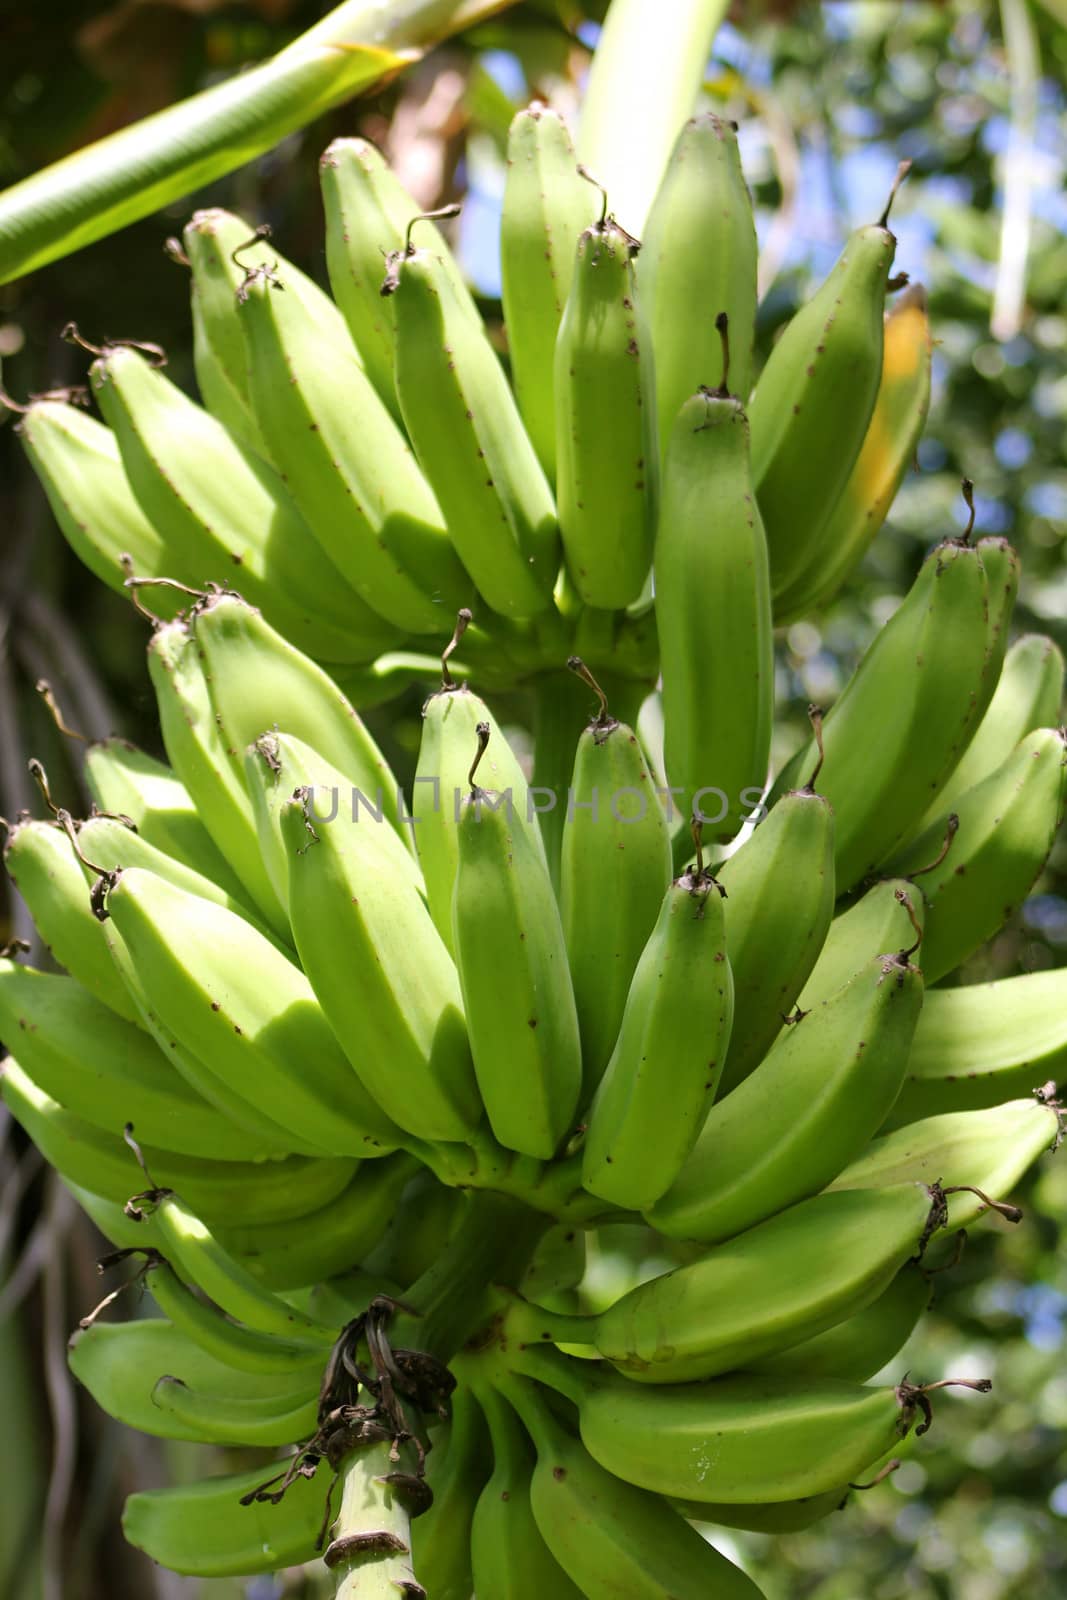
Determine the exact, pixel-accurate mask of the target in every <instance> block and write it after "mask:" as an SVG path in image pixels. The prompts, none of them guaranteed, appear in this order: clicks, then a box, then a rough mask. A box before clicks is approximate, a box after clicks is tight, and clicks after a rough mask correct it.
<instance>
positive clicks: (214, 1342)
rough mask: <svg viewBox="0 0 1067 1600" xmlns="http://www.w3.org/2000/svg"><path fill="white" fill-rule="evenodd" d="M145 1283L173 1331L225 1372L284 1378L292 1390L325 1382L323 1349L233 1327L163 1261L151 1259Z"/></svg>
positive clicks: (279, 1336)
mask: <svg viewBox="0 0 1067 1600" xmlns="http://www.w3.org/2000/svg"><path fill="white" fill-rule="evenodd" d="M145 1281H146V1283H147V1285H148V1287H149V1289H150V1290H151V1292H152V1298H153V1300H154V1301H155V1302H156V1304H157V1305H158V1307H159V1309H160V1310H161V1311H162V1313H163V1315H164V1316H165V1317H166V1318H167V1320H168V1321H169V1322H170V1324H171V1326H172V1327H174V1328H176V1329H177V1330H178V1331H179V1332H180V1333H184V1334H185V1335H186V1337H187V1338H189V1339H191V1340H192V1342H193V1344H195V1345H198V1346H199V1347H200V1349H201V1350H203V1351H205V1353H206V1354H207V1355H209V1356H213V1357H214V1358H215V1360H216V1361H221V1362H222V1364H223V1366H226V1367H233V1368H234V1370H235V1371H237V1372H268V1373H273V1374H277V1375H282V1374H284V1375H285V1376H286V1377H287V1378H289V1379H290V1380H291V1381H292V1382H293V1383H294V1384H296V1383H299V1382H302V1381H306V1383H307V1385H308V1387H310V1388H314V1387H316V1386H317V1385H318V1384H319V1383H320V1382H321V1380H322V1372H323V1367H324V1366H325V1364H326V1358H325V1355H324V1351H323V1347H322V1345H321V1344H312V1343H310V1342H304V1343H300V1342H297V1341H296V1340H294V1339H291V1338H285V1337H283V1336H281V1335H279V1334H278V1333H277V1332H271V1333H263V1332H259V1331H257V1330H255V1329H254V1328H251V1327H245V1326H242V1325H241V1324H240V1323H237V1322H233V1321H231V1319H230V1317H228V1316H223V1315H222V1314H221V1312H220V1311H218V1310H217V1309H216V1307H215V1306H212V1305H209V1304H208V1303H207V1302H206V1301H205V1300H202V1299H201V1298H200V1296H199V1295H198V1294H196V1293H195V1292H194V1290H193V1289H190V1288H189V1287H188V1286H187V1285H186V1283H184V1282H183V1281H182V1279H181V1278H180V1277H179V1276H178V1274H177V1272H175V1270H174V1268H173V1267H172V1266H171V1265H170V1263H169V1262H167V1261H165V1260H164V1259H163V1258H162V1257H158V1258H156V1257H152V1256H150V1257H149V1260H148V1270H147V1272H146V1274H145Z"/></svg>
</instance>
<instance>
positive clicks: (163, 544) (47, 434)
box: [16, 400, 202, 615]
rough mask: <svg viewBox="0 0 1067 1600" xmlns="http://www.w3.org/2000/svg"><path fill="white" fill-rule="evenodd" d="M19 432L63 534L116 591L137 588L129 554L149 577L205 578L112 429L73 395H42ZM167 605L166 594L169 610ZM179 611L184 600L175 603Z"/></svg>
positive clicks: (138, 569)
mask: <svg viewBox="0 0 1067 1600" xmlns="http://www.w3.org/2000/svg"><path fill="white" fill-rule="evenodd" d="M16 432H17V433H18V435H19V438H20V439H21V441H22V445H23V448H24V449H25V451H26V454H27V456H28V457H29V462H30V465H31V467H32V468H33V470H34V472H35V473H36V474H37V477H38V478H39V480H40V483H41V487H42V488H43V489H44V492H45V494H46V495H47V496H48V504H49V505H50V506H51V508H52V515H53V516H54V517H55V519H56V521H57V522H58V524H59V528H60V532H61V533H62V535H63V537H64V538H65V539H66V541H67V543H68V544H69V545H70V547H71V549H72V550H73V551H74V553H75V555H76V556H77V557H78V558H79V560H81V561H84V563H85V565H86V566H87V567H88V568H89V570H90V572H94V573H95V574H96V576H97V577H98V578H100V579H101V580H102V581H103V582H104V583H106V584H107V586H108V588H109V589H115V590H117V591H118V593H119V594H125V595H128V594H129V590H128V589H126V588H125V582H126V577H127V573H126V569H125V568H124V566H123V563H122V557H123V556H124V555H129V556H130V558H131V560H132V562H133V568H134V571H135V572H137V573H139V574H141V575H142V576H145V577H152V578H155V577H160V576H167V577H172V578H178V579H180V580H181V581H182V582H184V583H193V582H196V581H198V580H199V579H200V578H201V576H202V574H201V573H199V572H198V571H196V563H195V562H194V561H190V559H189V555H188V553H187V552H186V551H185V549H184V548H183V546H182V545H181V544H178V545H174V544H173V543H172V542H171V541H170V540H168V539H167V538H166V536H165V535H164V534H163V533H162V532H161V531H160V529H159V528H157V526H156V525H155V523H154V522H153V521H150V520H149V518H148V517H147V516H146V515H145V513H144V511H142V509H141V507H140V505H139V504H138V502H137V500H136V498H135V497H134V493H133V490H132V489H131V488H130V484H129V480H128V478H127V477H126V472H125V469H124V467H123V465H122V457H121V456H120V454H119V447H118V443H117V441H116V439H115V435H114V434H113V433H112V432H111V429H110V428H105V427H104V426H103V425H102V424H101V423H99V422H97V421H96V420H95V419H94V418H93V417H89V416H86V414H85V412H84V411H79V410H78V409H77V408H76V407H74V406H72V405H68V404H67V403H66V402H65V401H62V400H35V401H33V402H32V403H31V404H30V405H29V406H28V407H27V408H26V411H25V412H24V413H23V415H22V418H21V420H20V421H19V423H18V426H17V428H16ZM166 603H167V600H166V598H165V599H164V601H163V607H164V608H165V607H166ZM174 609H176V602H171V610H174ZM167 614H168V615H169V614H170V612H169V611H168V613H167Z"/></svg>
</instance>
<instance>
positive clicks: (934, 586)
mask: <svg viewBox="0 0 1067 1600" xmlns="http://www.w3.org/2000/svg"><path fill="white" fill-rule="evenodd" d="M1016 582H1017V561H1016V559H1015V557H1014V553H1013V552H1012V551H1011V550H1010V547H1008V546H1006V545H1005V544H1004V541H1003V540H998V539H983V540H980V541H979V543H978V544H977V545H973V546H972V545H969V544H967V543H966V542H964V541H963V540H955V541H953V540H950V541H948V542H946V543H944V544H940V545H938V546H937V547H936V548H935V549H934V550H933V551H932V552H931V554H930V555H928V556H927V558H926V560H925V562H924V563H923V566H922V569H921V571H920V573H919V575H918V577H917V578H916V580H915V582H914V584H913V585H912V587H911V589H910V590H909V592H908V594H907V595H906V596H905V599H904V601H903V604H902V605H901V606H900V607H899V609H898V610H897V611H895V612H894V614H893V616H892V617H891V618H890V619H889V621H888V622H887V623H886V625H885V627H884V628H883V629H882V631H881V632H880V633H879V634H878V635H877V637H876V638H875V640H874V642H873V644H872V645H871V646H870V648H869V649H868V650H867V652H866V654H865V655H864V657H863V659H862V660H861V662H860V664H859V666H858V667H857V669H856V671H855V672H854V673H853V675H852V677H851V678H850V679H849V681H848V683H847V684H846V685H845V688H844V689H843V690H842V692H841V694H840V695H839V696H838V699H837V700H836V702H835V703H834V706H833V708H832V709H831V711H830V712H829V714H828V715H827V717H826V719H825V722H824V723H823V727H822V738H823V745H824V748H825V761H824V763H823V767H822V772H821V775H820V778H819V788H820V790H821V791H822V793H823V794H825V796H826V798H827V800H829V802H830V804H831V805H832V806H833V808H834V837H835V848H834V856H835V871H836V879H837V893H838V894H839V895H840V894H844V893H846V892H847V891H848V890H849V889H852V888H853V887H854V886H855V885H856V884H857V883H859V882H860V881H861V880H862V879H864V878H865V877H866V876H867V875H868V874H869V873H870V872H872V871H874V870H875V869H876V868H878V867H879V866H880V865H881V863H882V862H884V861H885V860H886V859H887V857H888V856H889V855H890V854H891V852H892V851H893V850H894V849H895V848H896V846H897V845H898V844H899V842H900V841H901V840H902V839H903V838H904V837H905V836H906V835H907V834H908V833H909V832H910V831H911V828H912V827H913V825H914V823H915V821H916V820H917V819H918V818H919V817H920V816H921V815H922V813H923V812H924V811H925V809H926V807H927V806H928V805H929V803H930V802H931V800H932V799H933V798H934V797H935V796H936V795H937V794H938V793H939V792H940V790H941V786H942V785H943V784H944V783H945V782H946V781H947V780H948V777H949V775H950V774H951V772H952V770H953V768H954V767H955V766H956V764H957V762H958V761H959V759H960V757H961V756H962V754H963V752H964V750H965V749H966V748H967V745H968V744H969V743H970V740H971V738H972V737H973V735H974V732H975V729H976V728H977V726H978V723H979V722H980V721H981V718H982V716H983V715H984V713H985V709H986V707H987V705H988V704H989V701H990V699H991V698H992V695H993V691H994V689H995V687H996V683H997V678H998V676H999V674H1000V668H1001V663H1002V661H1003V655H1004V647H1005V643H1006V638H1005V634H1006V620H1007V615H1008V613H1009V612H1010V608H1011V604H1012V602H1013V600H1014V593H1015V586H1016ZM814 760H815V750H814V746H813V745H808V746H805V747H804V748H803V749H802V750H800V751H798V752H797V754H796V755H795V756H794V758H793V760H792V761H790V762H789V764H788V765H787V766H786V768H785V770H784V771H783V773H782V774H781V776H780V777H779V779H778V781H777V783H776V784H775V787H774V790H773V791H772V797H771V798H772V803H773V801H774V799H775V798H777V796H778V795H779V794H780V793H781V791H782V790H783V789H785V788H788V787H789V785H790V783H791V782H793V781H794V780H795V778H796V776H797V775H798V774H799V773H801V772H804V771H807V770H810V767H811V765H812V764H813V763H814Z"/></svg>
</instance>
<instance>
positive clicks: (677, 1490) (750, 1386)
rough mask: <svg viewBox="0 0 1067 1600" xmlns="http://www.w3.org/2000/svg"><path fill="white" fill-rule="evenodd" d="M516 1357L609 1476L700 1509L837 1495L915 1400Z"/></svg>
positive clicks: (823, 1382) (828, 1383) (912, 1395)
mask: <svg viewBox="0 0 1067 1600" xmlns="http://www.w3.org/2000/svg"><path fill="white" fill-rule="evenodd" d="M517 1364H518V1366H519V1369H520V1370H521V1371H524V1372H530V1373H531V1374H533V1375H534V1376H536V1377H537V1378H538V1379H540V1380H541V1381H542V1382H544V1383H548V1384H551V1385H552V1387H554V1388H557V1389H559V1390H560V1392H561V1393H563V1394H566V1396H567V1398H568V1399H569V1400H571V1401H572V1402H573V1403H574V1404H575V1405H576V1406H577V1407H578V1415H579V1423H580V1427H581V1435H582V1442H583V1444H584V1445H585V1447H586V1449H587V1450H588V1451H589V1453H590V1455H591V1456H592V1457H593V1458H594V1460H596V1461H598V1462H599V1463H600V1464H601V1466H602V1467H604V1468H606V1469H607V1471H608V1472H612V1473H615V1474H616V1475H617V1476H618V1477H619V1478H621V1479H623V1480H625V1481H626V1482H628V1483H635V1484H638V1485H640V1486H642V1487H643V1488H646V1489H653V1490H655V1491H657V1492H658V1493H660V1494H663V1495H669V1496H671V1497H672V1498H675V1499H679V1500H684V1501H692V1502H695V1503H697V1504H713V1503H715V1502H724V1503H726V1504H727V1505H733V1506H738V1507H741V1506H749V1505H761V1504H765V1503H767V1502H771V1503H776V1502H781V1501H784V1500H798V1499H800V1498H802V1497H804V1496H808V1495H815V1494H822V1493H826V1492H827V1491H831V1490H832V1491H836V1492H838V1494H839V1495H840V1494H841V1493H842V1492H843V1491H842V1490H841V1489H840V1487H839V1486H841V1485H843V1484H847V1483H848V1481H849V1480H850V1479H852V1478H855V1477H856V1476H858V1475H859V1474H860V1473H861V1472H863V1471H864V1470H865V1469H866V1468H867V1467H869V1466H870V1465H871V1463H872V1462H875V1461H877V1460H878V1459H879V1458H880V1457H881V1456H883V1455H884V1454H885V1453H886V1451H888V1450H891V1449H893V1448H894V1446H896V1445H897V1444H898V1443H899V1442H900V1440H901V1439H902V1438H903V1437H904V1436H905V1435H906V1434H907V1433H908V1431H909V1430H910V1428H911V1425H912V1423H913V1421H914V1419H915V1415H916V1411H917V1409H918V1405H919V1404H920V1398H919V1397H920V1396H921V1395H922V1391H921V1390H917V1389H916V1388H913V1387H910V1386H908V1385H906V1384H903V1383H902V1384H901V1385H899V1386H898V1387H897V1388H864V1387H862V1386H861V1385H859V1384H854V1383H846V1382H843V1381H841V1380H839V1379H833V1378H815V1377H811V1378H809V1377H807V1376H805V1377H804V1378H796V1377H793V1376H789V1377H774V1376H772V1375H770V1374H769V1373H767V1374H759V1375H755V1374H749V1373H738V1374H732V1375H731V1376H729V1377H725V1378H717V1379H715V1381H714V1382H713V1383H686V1384H678V1385H675V1386H673V1387H671V1388H661V1389H656V1390H654V1391H649V1390H647V1389H643V1388H641V1387H640V1386H639V1385H637V1384H633V1383H630V1382H628V1381H627V1380H626V1379H623V1378H620V1377H618V1376H615V1377H612V1376H610V1375H604V1374H601V1373H600V1372H599V1370H597V1369H596V1368H594V1367H593V1366H592V1363H590V1362H587V1361H575V1360H567V1361H566V1362H565V1363H564V1361H563V1359H562V1358H559V1357H557V1358H555V1359H550V1352H545V1351H529V1352H525V1351H524V1352H521V1353H520V1354H519V1356H518V1357H517ZM687 1509H688V1508H687ZM711 1592H713V1593H714V1590H712V1591H711Z"/></svg>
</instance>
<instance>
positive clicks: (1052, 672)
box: [909, 633, 1064, 844]
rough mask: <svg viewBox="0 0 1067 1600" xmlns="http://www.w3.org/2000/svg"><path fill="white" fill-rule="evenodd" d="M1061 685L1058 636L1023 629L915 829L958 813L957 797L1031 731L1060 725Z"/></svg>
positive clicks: (992, 767) (990, 771) (992, 770)
mask: <svg viewBox="0 0 1067 1600" xmlns="http://www.w3.org/2000/svg"><path fill="white" fill-rule="evenodd" d="M1063 685H1064V662H1063V653H1062V651H1061V650H1060V648H1059V646H1058V645H1057V644H1056V643H1055V642H1054V640H1052V639H1049V638H1048V637H1047V636H1046V635H1045V634H1043V633H1024V634H1023V636H1022V638H1020V639H1016V641H1015V643H1014V644H1013V645H1012V646H1011V647H1010V648H1009V650H1008V651H1007V653H1006V655H1005V657H1004V666H1003V668H1002V669H1001V673H1000V678H999V680H998V682H997V687H996V691H995V693H994V695H993V698H992V700H991V701H990V702H989V709H988V710H987V712H986V714H985V716H984V717H983V718H982V720H981V722H980V723H979V724H978V729H977V731H976V733H975V735H974V738H973V739H972V740H971V742H970V744H969V745H968V746H967V749H966V750H965V751H964V752H963V756H962V757H961V759H960V761H959V763H958V764H957V766H956V768H955V771H954V772H953V773H952V776H951V777H950V778H949V780H948V782H947V783H946V784H945V787H944V788H943V789H942V790H941V793H940V794H939V795H938V797H937V799H936V801H935V802H934V804H933V805H932V806H931V807H930V809H929V811H928V812H927V813H926V815H925V817H924V818H923V819H922V822H921V823H920V824H919V828H917V829H916V832H919V831H921V829H923V828H927V827H929V826H930V825H931V824H932V823H934V822H936V821H938V820H941V819H943V818H944V817H945V816H946V814H947V813H948V812H950V811H955V809H956V801H957V800H959V799H961V798H962V796H963V795H964V794H965V793H966V791H967V790H968V789H973V788H974V786H975V784H977V783H981V782H982V781H983V779H985V778H988V777H989V775H990V773H992V772H995V771H996V769H997V768H998V767H999V766H1001V765H1002V763H1003V762H1005V761H1006V760H1007V759H1008V757H1009V756H1010V755H1011V753H1012V751H1013V750H1014V749H1015V747H1016V745H1017V744H1018V743H1019V740H1020V739H1023V738H1025V736H1026V735H1027V734H1028V733H1033V731H1034V729H1035V728H1055V727H1057V726H1058V724H1059V722H1060V712H1061V710H1062V707H1063ZM909 844H910V841H909Z"/></svg>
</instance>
